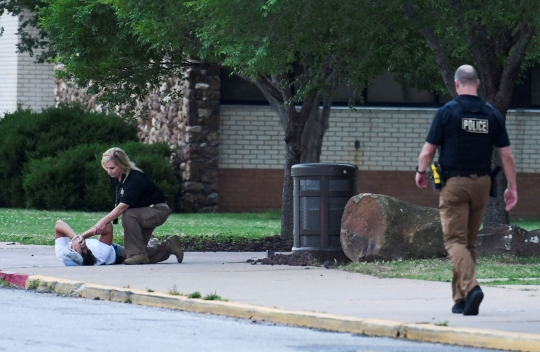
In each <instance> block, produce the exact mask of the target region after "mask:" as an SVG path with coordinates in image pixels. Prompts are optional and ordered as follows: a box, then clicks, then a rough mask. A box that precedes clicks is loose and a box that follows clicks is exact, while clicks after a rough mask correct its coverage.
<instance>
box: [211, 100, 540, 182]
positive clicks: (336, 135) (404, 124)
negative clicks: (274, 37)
mask: <svg viewBox="0 0 540 352" xmlns="http://www.w3.org/2000/svg"><path fill="white" fill-rule="evenodd" d="M435 111H436V109H421V108H395V109H393V108H357V109H356V111H351V110H350V109H349V108H333V109H332V113H331V115H330V123H329V125H330V127H329V129H328V131H327V132H326V135H325V139H324V143H323V150H322V155H321V161H322V162H343V163H351V164H355V165H357V166H358V167H359V168H360V170H372V171H411V170H412V169H414V167H415V166H416V163H417V158H418V153H419V151H420V149H421V147H422V145H423V143H424V140H425V137H426V134H427V131H428V129H429V125H430V123H431V120H432V118H433V114H434V113H435ZM507 121H508V122H507V126H508V133H509V135H510V140H511V143H512V146H513V150H514V153H515V155H516V163H517V167H518V172H525V173H540V150H539V149H540V147H539V144H538V142H537V140H538V135H539V132H540V111H533V110H530V111H527V110H525V111H523V110H522V111H510V112H509V113H508V116H507ZM356 140H359V141H360V148H359V149H356V148H355V141H356ZM283 158H284V142H283V130H282V128H281V126H280V124H279V121H278V117H277V115H275V114H274V113H273V111H272V110H271V108H270V107H269V106H222V107H221V143H220V168H222V169H261V168H262V169H282V168H283V163H284V159H283Z"/></svg>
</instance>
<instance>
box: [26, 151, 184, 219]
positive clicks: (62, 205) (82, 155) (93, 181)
mask: <svg viewBox="0 0 540 352" xmlns="http://www.w3.org/2000/svg"><path fill="white" fill-rule="evenodd" d="M115 146H118V147H120V148H122V149H123V150H124V151H125V152H126V153H127V154H128V155H129V156H130V159H131V160H133V161H134V162H135V163H137V166H139V167H140V168H141V169H142V170H143V171H144V172H145V173H146V174H147V175H148V176H149V177H150V178H151V179H152V180H155V182H156V184H157V185H158V186H159V187H160V188H161V189H162V190H163V192H164V193H165V196H166V197H167V201H168V203H169V204H171V207H172V205H174V204H175V198H176V195H177V194H178V190H179V186H178V181H177V179H176V178H175V176H174V173H173V170H172V166H171V164H170V162H169V157H170V155H171V149H170V147H169V146H168V145H166V144H164V143H157V144H153V145H144V144H140V143H136V142H130V143H127V144H121V145H115ZM110 147H111V146H109V145H102V144H91V145H80V146H77V147H75V148H72V149H69V150H66V151H63V152H60V153H58V154H57V156H55V157H46V158H43V159H39V160H32V161H30V162H29V163H28V167H27V168H26V170H27V172H26V173H25V175H24V185H23V187H24V190H25V195H26V200H27V206H28V207H30V208H35V209H49V210H52V209H55V210H84V211H108V210H111V209H112V208H113V207H114V200H113V199H112V195H111V187H110V177H109V175H108V174H107V172H106V171H105V170H104V169H103V168H102V166H101V157H102V154H103V152H104V151H106V150H107V149H109V148H110ZM139 160H140V161H141V162H138V161H139Z"/></svg>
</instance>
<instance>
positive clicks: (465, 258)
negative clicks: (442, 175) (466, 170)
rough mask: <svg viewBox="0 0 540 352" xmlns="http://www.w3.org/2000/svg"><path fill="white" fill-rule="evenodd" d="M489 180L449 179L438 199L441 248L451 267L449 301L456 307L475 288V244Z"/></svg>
mask: <svg viewBox="0 0 540 352" xmlns="http://www.w3.org/2000/svg"><path fill="white" fill-rule="evenodd" d="M490 186H491V180H490V177H489V176H481V177H477V176H471V177H452V178H450V179H448V180H447V181H446V184H445V186H444V187H443V189H442V190H441V195H440V198H439V209H440V213H441V223H442V229H443V233H444V245H445V248H446V251H447V252H448V254H449V255H450V260H451V261H452V265H453V269H452V271H453V278H452V299H453V300H454V302H455V303H458V302H460V301H462V300H464V299H465V297H466V296H467V293H469V291H470V290H472V289H473V288H474V287H475V286H477V285H478V282H477V281H476V240H477V237H478V230H479V228H480V224H481V223H482V217H483V216H484V210H485V208H486V205H487V203H488V201H489V188H490Z"/></svg>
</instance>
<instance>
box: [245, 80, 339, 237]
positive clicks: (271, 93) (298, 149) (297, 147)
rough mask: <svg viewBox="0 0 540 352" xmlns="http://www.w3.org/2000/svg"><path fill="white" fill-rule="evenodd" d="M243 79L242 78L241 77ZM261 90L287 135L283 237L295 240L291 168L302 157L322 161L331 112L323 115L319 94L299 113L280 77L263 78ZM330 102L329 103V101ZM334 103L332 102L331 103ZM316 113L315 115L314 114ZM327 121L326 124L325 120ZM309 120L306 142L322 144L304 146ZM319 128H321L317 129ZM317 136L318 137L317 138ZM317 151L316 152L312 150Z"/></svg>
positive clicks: (259, 84) (311, 96)
mask: <svg viewBox="0 0 540 352" xmlns="http://www.w3.org/2000/svg"><path fill="white" fill-rule="evenodd" d="M240 77H242V76H240ZM255 84H256V85H257V87H259V89H260V90H261V92H262V93H263V94H264V96H265V97H266V99H267V100H268V102H269V103H270V106H271V107H272V109H273V110H274V112H275V113H276V114H277V116H278V117H279V121H280V124H281V126H282V127H283V130H284V132H285V137H284V141H285V170H284V175H283V193H282V197H283V199H282V203H281V236H283V237H287V238H292V237H293V230H294V212H293V191H294V183H293V179H292V176H291V167H292V166H293V165H295V164H298V163H300V162H301V161H302V155H303V154H304V153H307V154H308V155H311V156H313V155H314V156H315V157H316V158H317V161H319V158H320V155H321V148H322V140H323V137H324V132H325V131H326V129H322V134H321V127H320V126H324V125H325V124H326V126H327V124H328V116H329V115H330V113H329V110H330V108H329V107H328V111H327V112H325V110H324V109H323V116H322V117H321V116H320V114H319V107H318V106H319V98H318V94H317V93H316V92H315V91H312V92H311V93H309V94H308V95H307V96H306V97H305V98H304V99H303V100H302V108H301V109H300V111H297V110H296V107H295V105H294V103H293V102H292V99H291V98H292V93H291V91H290V89H287V88H284V87H283V86H282V85H280V84H279V78H278V77H263V76H261V77H259V78H258V79H257V81H256V82H255ZM325 101H326V100H325ZM328 101H329V102H330V103H331V100H328ZM314 110H315V111H314ZM324 117H326V122H325V120H324ZM308 118H309V119H313V121H312V123H313V128H312V129H310V131H311V132H308V133H307V134H306V138H308V139H310V138H314V139H317V140H318V141H319V142H320V143H316V144H310V143H307V144H306V145H305V146H304V145H302V136H303V135H304V130H305V128H306V123H307V121H308ZM317 125H319V126H317ZM313 134H315V136H316V137H315V136H313ZM311 148H315V149H316V150H312V149H311Z"/></svg>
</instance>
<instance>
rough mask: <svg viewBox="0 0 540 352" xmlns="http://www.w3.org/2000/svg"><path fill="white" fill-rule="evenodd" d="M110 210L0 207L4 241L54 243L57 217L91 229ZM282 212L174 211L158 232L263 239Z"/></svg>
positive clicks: (118, 229) (118, 231)
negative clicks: (192, 212) (211, 212)
mask: <svg viewBox="0 0 540 352" xmlns="http://www.w3.org/2000/svg"><path fill="white" fill-rule="evenodd" d="M105 215H106V213H88V212H75V211H70V212H64V211H45V210H29V209H8V208H0V242H9V241H13V242H19V243H22V244H44V245H53V244H54V224H55V222H56V220H58V219H62V220H64V221H66V222H67V223H68V224H69V225H70V226H71V227H72V228H73V229H74V230H75V232H77V233H80V232H83V231H84V230H86V229H88V228H90V227H91V226H92V225H94V224H95V223H96V222H97V221H98V220H99V219H101V218H102V217H103V216H105ZM280 216H281V215H280V213H279V212H277V211H276V212H266V213H214V214H171V216H170V217H169V219H168V220H167V221H166V222H165V224H163V225H162V226H159V227H158V228H157V229H156V230H155V231H154V235H155V236H156V237H160V236H166V235H167V236H168V235H175V234H176V235H191V236H205V235H209V236H212V235H231V236H233V237H237V236H238V237H242V238H260V237H266V236H272V235H277V234H279V233H280V226H281V217H280ZM114 236H115V242H119V243H123V234H122V226H121V225H120V224H119V225H115V226H114Z"/></svg>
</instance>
